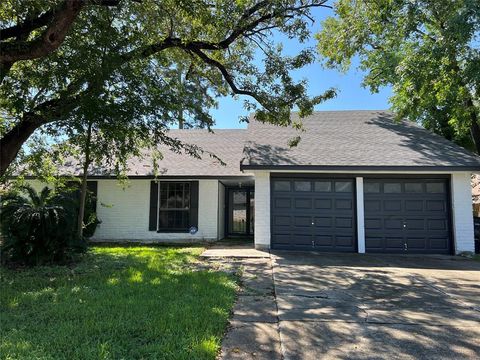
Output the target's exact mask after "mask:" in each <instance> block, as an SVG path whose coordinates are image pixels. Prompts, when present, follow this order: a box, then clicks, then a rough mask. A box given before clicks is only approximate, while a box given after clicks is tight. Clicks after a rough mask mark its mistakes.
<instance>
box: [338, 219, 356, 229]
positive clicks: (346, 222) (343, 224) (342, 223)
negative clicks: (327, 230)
mask: <svg viewBox="0 0 480 360" xmlns="http://www.w3.org/2000/svg"><path fill="white" fill-rule="evenodd" d="M335 227H337V228H347V229H352V228H353V219H352V218H343V217H337V218H335Z"/></svg>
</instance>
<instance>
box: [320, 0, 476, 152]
mask: <svg viewBox="0 0 480 360" xmlns="http://www.w3.org/2000/svg"><path fill="white" fill-rule="evenodd" d="M335 14H336V17H329V18H327V19H326V20H325V21H324V22H323V28H322V30H321V31H320V33H319V34H317V39H318V50H319V52H320V53H321V55H323V56H324V59H325V61H324V64H325V65H326V66H327V67H330V68H338V69H340V70H347V69H348V68H349V67H350V65H351V62H352V59H354V58H355V57H357V56H358V58H359V60H360V65H359V67H360V69H362V70H365V71H366V72H367V75H366V76H365V78H364V82H363V84H364V85H365V86H366V87H368V88H370V90H371V91H373V92H376V91H378V89H379V88H380V87H382V86H386V85H392V86H393V96H392V97H391V99H390V101H391V104H392V107H393V110H395V111H396V112H397V113H398V116H399V117H406V118H408V119H410V120H412V121H417V122H420V123H422V124H423V125H424V126H425V127H426V128H428V129H431V130H433V131H434V132H436V133H438V134H440V135H442V136H444V137H445V138H447V139H449V140H453V141H456V142H457V143H459V144H460V145H463V146H465V147H467V148H470V149H473V148H474V144H473V141H472V140H474V139H472V137H471V135H470V128H471V126H472V123H475V122H477V123H478V119H479V109H480V103H479V99H480V48H479V44H480V42H479V41H480V37H479V35H480V2H479V1H477V0H414V1H407V0H380V1H376V0H366V1H358V0H339V1H338V2H336V4H335ZM477 151H480V149H478V145H477Z"/></svg>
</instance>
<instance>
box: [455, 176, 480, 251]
mask: <svg viewBox="0 0 480 360" xmlns="http://www.w3.org/2000/svg"><path fill="white" fill-rule="evenodd" d="M451 187H452V204H453V229H454V231H453V232H454V239H455V253H456V254H459V253H461V252H463V251H474V250H475V243H474V234H473V215H472V189H471V185H470V173H467V172H461V173H453V174H452V186H451Z"/></svg>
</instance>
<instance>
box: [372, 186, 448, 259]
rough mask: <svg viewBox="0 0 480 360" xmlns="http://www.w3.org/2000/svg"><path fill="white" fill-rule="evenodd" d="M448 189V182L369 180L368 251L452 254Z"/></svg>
mask: <svg viewBox="0 0 480 360" xmlns="http://www.w3.org/2000/svg"><path fill="white" fill-rule="evenodd" d="M447 189H448V181H447V180H446V179H420V178H419V179H365V181H364V197H365V237H366V241H365V246H366V251H367V252H404V253H408V252H412V253H442V254H447V253H449V252H450V248H451V245H450V243H451V235H450V220H449V216H450V215H449V201H448V191H447Z"/></svg>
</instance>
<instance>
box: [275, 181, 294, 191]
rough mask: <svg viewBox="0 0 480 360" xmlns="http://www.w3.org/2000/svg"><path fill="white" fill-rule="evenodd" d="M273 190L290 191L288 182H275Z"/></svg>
mask: <svg viewBox="0 0 480 360" xmlns="http://www.w3.org/2000/svg"><path fill="white" fill-rule="evenodd" d="M273 189H274V190H275V191H290V181H275V182H274V185H273Z"/></svg>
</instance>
